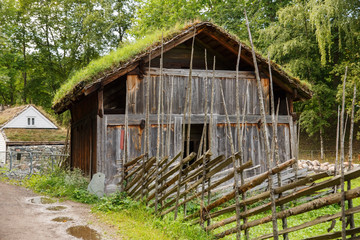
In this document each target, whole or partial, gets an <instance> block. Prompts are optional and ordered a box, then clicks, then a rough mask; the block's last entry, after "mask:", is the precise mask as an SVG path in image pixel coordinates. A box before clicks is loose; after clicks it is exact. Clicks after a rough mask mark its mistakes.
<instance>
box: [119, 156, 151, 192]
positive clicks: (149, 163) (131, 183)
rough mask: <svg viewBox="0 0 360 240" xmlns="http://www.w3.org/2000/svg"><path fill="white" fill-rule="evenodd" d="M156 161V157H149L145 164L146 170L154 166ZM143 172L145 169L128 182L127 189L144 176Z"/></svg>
mask: <svg viewBox="0 0 360 240" xmlns="http://www.w3.org/2000/svg"><path fill="white" fill-rule="evenodd" d="M155 161H156V158H155V157H152V158H150V159H149V161H148V163H147V164H146V166H145V172H147V171H148V170H149V169H150V168H151V167H152V165H153V164H154V162H155ZM142 173H143V170H141V171H140V172H139V174H137V175H136V177H135V178H134V179H133V180H132V181H131V182H129V183H128V184H126V187H125V191H127V190H129V189H130V188H131V187H132V186H133V185H134V184H135V183H137V182H138V181H139V179H140V178H141V177H142Z"/></svg>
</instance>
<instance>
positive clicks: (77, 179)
mask: <svg viewBox="0 0 360 240" xmlns="http://www.w3.org/2000/svg"><path fill="white" fill-rule="evenodd" d="M23 183H24V185H25V186H26V187H29V188H31V189H33V190H34V191H36V192H38V193H41V194H45V195H48V196H52V197H60V198H65V199H71V200H74V201H78V202H82V203H95V202H97V201H98V197H97V196H95V195H92V194H90V193H89V192H88V191H87V185H88V180H87V179H86V178H84V177H83V176H82V173H81V171H80V170H79V169H75V170H74V171H64V170H60V169H57V170H55V171H54V172H52V173H48V174H44V175H32V176H31V178H29V179H26V178H25V179H24V180H23Z"/></svg>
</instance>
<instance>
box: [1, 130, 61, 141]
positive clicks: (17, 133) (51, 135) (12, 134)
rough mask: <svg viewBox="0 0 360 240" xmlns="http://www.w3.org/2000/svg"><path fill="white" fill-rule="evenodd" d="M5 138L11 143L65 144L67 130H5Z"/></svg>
mask: <svg viewBox="0 0 360 240" xmlns="http://www.w3.org/2000/svg"><path fill="white" fill-rule="evenodd" d="M3 131H4V133H5V136H6V138H7V140H8V141H10V142H64V141H65V139H66V134H67V131H66V129H62V128H59V129H23V128H7V129H3Z"/></svg>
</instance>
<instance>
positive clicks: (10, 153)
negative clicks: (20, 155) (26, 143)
mask: <svg viewBox="0 0 360 240" xmlns="http://www.w3.org/2000/svg"><path fill="white" fill-rule="evenodd" d="M9 155H10V171H11V170H12V152H11V151H10V152H9Z"/></svg>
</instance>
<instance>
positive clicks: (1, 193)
mask: <svg viewBox="0 0 360 240" xmlns="http://www.w3.org/2000/svg"><path fill="white" fill-rule="evenodd" d="M41 200H43V202H44V201H45V200H47V199H45V198H43V199H41V197H40V196H39V195H36V194H34V193H33V192H32V191H30V190H28V189H25V188H22V187H18V186H13V185H9V184H6V183H3V182H0V240H32V239H36V240H43V239H44V240H45V239H46V240H49V239H61V240H62V239H64V240H68V239H69V240H71V239H79V236H81V234H82V236H83V238H82V239H86V240H97V239H102V240H106V239H122V238H121V237H120V236H117V235H116V233H115V230H114V229H113V228H111V227H110V226H107V225H106V224H103V223H100V222H99V221H98V220H97V219H96V218H95V217H94V216H93V215H92V214H91V213H90V207H89V206H88V205H85V204H80V203H75V202H71V201H64V202H55V203H47V204H44V203H41ZM55 200H56V199H55ZM56 206H63V207H65V208H63V209H60V210H59V211H54V210H49V209H48V208H49V207H56ZM64 217H67V218H69V219H62V218H64ZM54 218H60V222H56V221H53V219H54ZM80 225H81V226H87V227H90V228H91V229H93V230H96V231H97V233H95V232H92V231H86V230H85V231H83V232H79V231H74V233H75V235H77V236H78V238H77V237H73V236H71V235H69V234H68V232H67V231H69V230H68V229H69V228H71V227H74V226H80ZM81 229H82V228H81ZM81 229H80V230H81ZM105 233H106V234H105ZM79 234H80V235H79ZM80 239H81V238H80Z"/></svg>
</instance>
